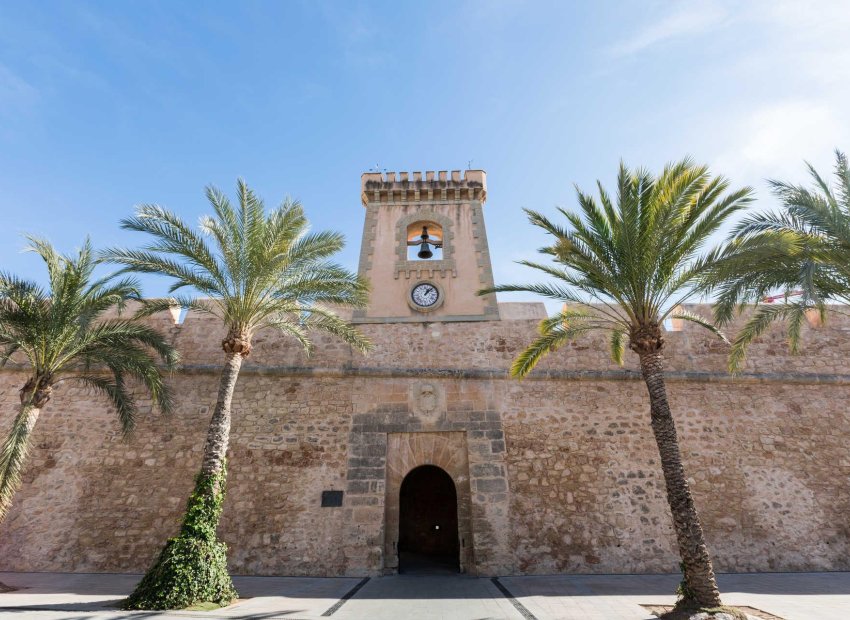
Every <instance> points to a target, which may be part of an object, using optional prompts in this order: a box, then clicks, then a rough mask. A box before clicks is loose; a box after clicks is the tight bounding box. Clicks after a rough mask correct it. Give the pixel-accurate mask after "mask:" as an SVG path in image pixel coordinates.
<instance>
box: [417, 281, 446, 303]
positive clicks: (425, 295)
mask: <svg viewBox="0 0 850 620" xmlns="http://www.w3.org/2000/svg"><path fill="white" fill-rule="evenodd" d="M410 297H411V299H413V303H415V304H416V305H417V306H421V307H422V308H430V307H431V306H433V305H434V304H435V303H437V300H438V299H439V298H440V291H438V290H437V287H436V286H434V285H433V284H428V283H427V282H423V283H422V284H417V285H416V286H414V287H413V290H412V291H411V292H410Z"/></svg>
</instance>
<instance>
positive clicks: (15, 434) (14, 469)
mask: <svg viewBox="0 0 850 620" xmlns="http://www.w3.org/2000/svg"><path fill="white" fill-rule="evenodd" d="M39 413H41V409H40V408H38V407H36V406H34V405H33V404H32V402H25V403H21V405H20V407H19V408H18V415H16V416H15V421H14V422H13V423H12V430H11V431H9V435H8V436H7V437H6V440H5V441H4V442H3V448H2V451H0V523H2V522H3V520H4V519H5V518H6V515H7V514H8V512H9V508H10V507H11V506H12V497H13V496H14V494H15V491H16V490H17V489H18V485H19V484H20V481H21V470H22V469H23V467H24V462H25V461H26V458H27V454H28V453H29V444H30V439H31V438H32V431H33V429H34V428H35V423H36V421H37V420H38V414H39Z"/></svg>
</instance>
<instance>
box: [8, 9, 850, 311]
mask: <svg viewBox="0 0 850 620" xmlns="http://www.w3.org/2000/svg"><path fill="white" fill-rule="evenodd" d="M848 32H850V5H848V4H847V3H846V2H826V1H824V2H814V3H806V2H801V1H795V2H782V1H759V0H753V1H750V2H745V3H725V2H687V3H684V2H682V3H677V2H631V1H629V2H598V3H591V2H586V3H570V2H566V1H563V0H562V1H557V2H543V1H540V2H510V1H496V0H493V1H483V0H482V1H468V2H437V1H429V2H421V3H413V2H397V1H396V2H354V1H345V2H343V1H342V0H340V1H338V2H306V1H305V2H295V1H293V2H247V1H246V2H231V3H223V2H203V3H201V2H182V3H180V2H174V1H168V2H149V1H137V2H48V1H44V2H37V3H36V2H10V1H8V0H0V189H1V190H2V191H0V228H2V230H3V231H4V233H5V234H4V239H5V241H4V243H3V244H2V246H0V268H2V269H3V270H9V271H13V272H16V273H18V274H20V275H24V276H27V277H31V278H40V277H41V272H42V269H41V265H40V264H39V261H38V260H37V259H36V258H35V257H33V256H32V255H28V254H22V253H21V249H22V248H23V246H24V241H23V239H22V237H21V234H22V233H25V232H30V233H35V234H38V235H42V236H45V237H47V238H48V239H50V240H51V241H52V242H53V243H55V244H56V245H57V246H59V247H60V248H61V249H63V250H64V251H69V250H72V249H74V248H75V247H77V246H78V245H79V244H80V243H81V241H82V239H83V238H84V237H85V235H87V234H89V235H91V236H92V238H93V240H94V242H95V244H96V245H98V246H105V245H112V244H124V245H133V244H136V243H138V242H139V241H140V239H139V238H138V237H139V235H134V234H131V233H127V232H123V231H120V230H119V228H118V220H119V219H120V218H121V217H124V216H126V215H128V214H130V213H131V212H132V208H133V206H134V205H135V204H138V203H143V202H155V203H159V204H162V205H165V206H167V207H169V208H171V209H173V210H175V211H177V212H178V213H180V214H181V215H182V216H183V217H184V218H186V219H187V220H190V221H195V220H196V219H197V217H198V216H199V215H200V214H202V213H204V212H205V211H206V210H207V209H206V205H205V202H204V197H203V187H204V186H205V185H206V184H208V183H212V184H215V185H217V186H219V187H221V188H223V189H225V190H227V191H230V192H232V189H233V187H234V185H235V179H236V178H237V176H242V177H244V178H245V179H246V180H247V181H248V183H249V184H250V185H251V186H252V187H254V188H255V189H256V190H257V192H258V193H259V194H260V195H261V196H263V197H264V198H265V199H266V201H267V203H277V202H278V201H280V200H281V199H282V198H283V197H284V196H286V195H291V196H293V197H296V198H298V199H300V200H301V201H302V202H303V203H304V204H305V207H306V209H307V211H308V214H309V216H310V218H311V220H312V221H313V223H314V228H316V229H326V228H333V229H338V230H342V231H344V232H345V233H346V236H347V239H348V246H347V248H346V250H345V251H344V253H343V254H342V255H341V256H340V260H341V261H342V262H343V263H345V264H346V265H348V266H349V267H351V268H352V269H355V268H356V266H357V256H358V251H359V242H360V234H361V229H362V220H363V208H362V207H361V205H360V201H359V183H360V174H361V172H364V171H366V170H368V169H369V168H372V167H374V166H376V165H378V166H379V167H380V168H386V169H388V170H411V171H412V170H426V169H427V170H432V169H443V170H446V169H462V168H466V167H467V166H468V162H469V160H472V164H471V165H472V167H473V168H483V169H485V170H486V171H487V173H488V184H489V201H488V204H487V207H486V210H485V216H486V221H487V226H488V235H489V238H490V245H491V252H492V255H493V260H494V270H495V276H496V281H497V282H502V283H504V282H509V281H516V280H520V281H522V280H526V281H527V280H530V279H533V274H530V273H529V272H528V271H527V270H526V269H525V268H522V267H519V266H517V265H515V264H514V263H513V261H515V260H517V259H520V258H527V257H530V256H532V255H533V254H534V251H535V249H536V248H537V247H539V246H540V245H541V244H542V241H543V239H542V237H541V236H540V235H538V234H537V233H536V232H535V231H533V230H531V229H530V227H529V226H528V225H527V224H526V223H525V220H524V217H523V215H522V212H521V207H531V208H535V209H538V210H542V211H544V212H552V211H553V210H554V207H555V206H556V205H561V206H566V207H570V206H572V205H573V204H574V190H573V187H572V185H573V183H577V184H578V185H580V186H582V187H585V188H588V189H589V188H590V187H591V184H592V183H593V182H594V181H595V180H596V179H597V178H599V179H601V180H602V181H603V182H604V183H607V184H610V183H611V182H612V179H613V176H614V173H615V171H616V166H617V164H618V161H619V160H620V158H623V159H624V160H625V161H626V162H627V163H628V164H630V165H633V166H637V165H642V166H647V167H650V168H655V169H657V168H659V167H660V166H661V165H663V163H664V162H666V161H669V160H672V159H677V158H679V157H681V156H683V155H686V154H690V155H692V156H693V157H695V158H696V159H697V160H699V161H702V162H706V163H708V164H710V165H711V166H712V168H713V169H715V170H716V171H718V172H722V173H724V174H726V175H727V176H729V177H731V179H732V180H733V183H735V184H737V185H741V184H751V185H753V186H754V187H755V188H756V190H757V193H758V197H759V198H760V202H759V203H758V205H759V206H761V207H769V206H771V205H773V201H772V199H771V198H770V196H769V194H768V192H767V189H766V185H765V183H764V179H765V178H767V177H779V178H784V179H788V180H800V181H802V180H804V179H805V176H804V171H803V165H802V161H803V159H807V160H809V161H811V162H813V163H814V164H815V165H816V166H818V167H819V168H821V169H822V170H823V171H825V172H826V171H828V170H829V169H830V167H831V161H832V149H834V148H835V147H840V148H842V149H847V150H850V106H848V104H847V102H848V101H850V37H848V36H847V33H848ZM375 285H376V286H379V283H376V284H375ZM164 290H165V285H164V283H163V282H161V281H151V280H147V281H146V293H148V294H151V295H155V294H161V293H163V292H164Z"/></svg>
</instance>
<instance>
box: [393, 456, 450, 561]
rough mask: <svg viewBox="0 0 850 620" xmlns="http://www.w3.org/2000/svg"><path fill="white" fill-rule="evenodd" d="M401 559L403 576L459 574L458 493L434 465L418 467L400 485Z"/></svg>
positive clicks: (444, 474)
mask: <svg viewBox="0 0 850 620" xmlns="http://www.w3.org/2000/svg"><path fill="white" fill-rule="evenodd" d="M398 559H399V565H398V569H399V572H401V573H409V574H416V573H419V574H423V573H424V574H432V573H457V572H459V571H460V544H459V536H458V506H457V490H456V489H455V483H454V480H452V478H451V476H449V474H447V473H446V472H445V471H444V470H443V469H441V468H439V467H437V466H435V465H422V466H420V467H416V468H415V469H413V470H411V471H410V473H408V474H407V476H405V478H404V480H403V481H402V483H401V489H400V491H399V530H398Z"/></svg>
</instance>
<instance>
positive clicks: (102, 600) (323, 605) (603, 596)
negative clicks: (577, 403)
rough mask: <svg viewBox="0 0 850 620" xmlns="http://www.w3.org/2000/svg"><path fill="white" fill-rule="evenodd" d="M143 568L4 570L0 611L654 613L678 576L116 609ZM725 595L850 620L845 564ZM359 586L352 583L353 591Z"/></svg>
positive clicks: (422, 582)
mask: <svg viewBox="0 0 850 620" xmlns="http://www.w3.org/2000/svg"><path fill="white" fill-rule="evenodd" d="M138 579H139V575H102V574H67V573H0V581H2V582H4V583H6V584H8V585H14V586H16V587H18V588H21V589H20V590H18V591H16V592H8V593H5V594H0V618H4V619H5V618H9V619H13V618H21V619H24V618H27V619H28V618H32V619H33V620H113V619H115V620H117V619H122V618H127V619H142V618H152V619H153V618H156V619H157V620H162V619H166V618H169V619H180V620H187V619H188V618H207V619H214V618H230V619H236V618H238V619H241V620H271V619H273V618H288V619H289V620H294V619H301V620H315V619H319V618H328V617H331V618H332V619H333V620H352V619H355V618H356V619H361V620H400V619H411V620H487V619H493V620H497V619H498V620H534V619H535V618H536V619H537V620H650V619H651V618H652V616H651V615H650V614H649V613H647V612H646V611H645V610H644V609H643V608H642V607H641V606H640V604H641V603H645V604H651V603H654V604H670V603H672V602H673V600H674V598H675V597H674V596H673V595H671V594H670V593H671V592H673V591H674V590H675V587H676V582H677V581H678V577H677V576H675V575H552V576H537V577H502V578H500V579H498V580H491V579H476V578H473V577H465V576H461V575H454V576H443V575H434V576H430V575H429V576H412V575H398V576H393V577H375V578H372V579H369V580H361V579H353V578H352V579H350V578H337V579H320V578H301V577H237V578H235V579H234V581H235V582H236V587H237V589H238V590H239V592H240V594H241V596H242V597H244V598H243V599H242V600H240V601H239V602H238V603H236V604H235V605H232V606H231V607H228V608H226V609H222V610H217V611H215V612H170V613H168V614H164V613H155V612H121V611H118V610H117V609H116V608H115V606H116V605H117V603H118V602H119V601H120V600H121V598H122V597H124V596H126V595H127V593H129V591H130V590H131V589H132V587H133V586H134V585H135V583H136V581H137V580H138ZM719 580H720V587H721V590H722V591H723V593H724V602H726V603H727V604H731V605H748V606H750V607H755V608H757V609H761V610H763V611H766V612H769V613H772V614H774V615H776V616H779V617H781V618H785V619H786V620H848V619H850V573H780V574H747V575H720V577H719ZM354 590H356V591H354Z"/></svg>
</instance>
